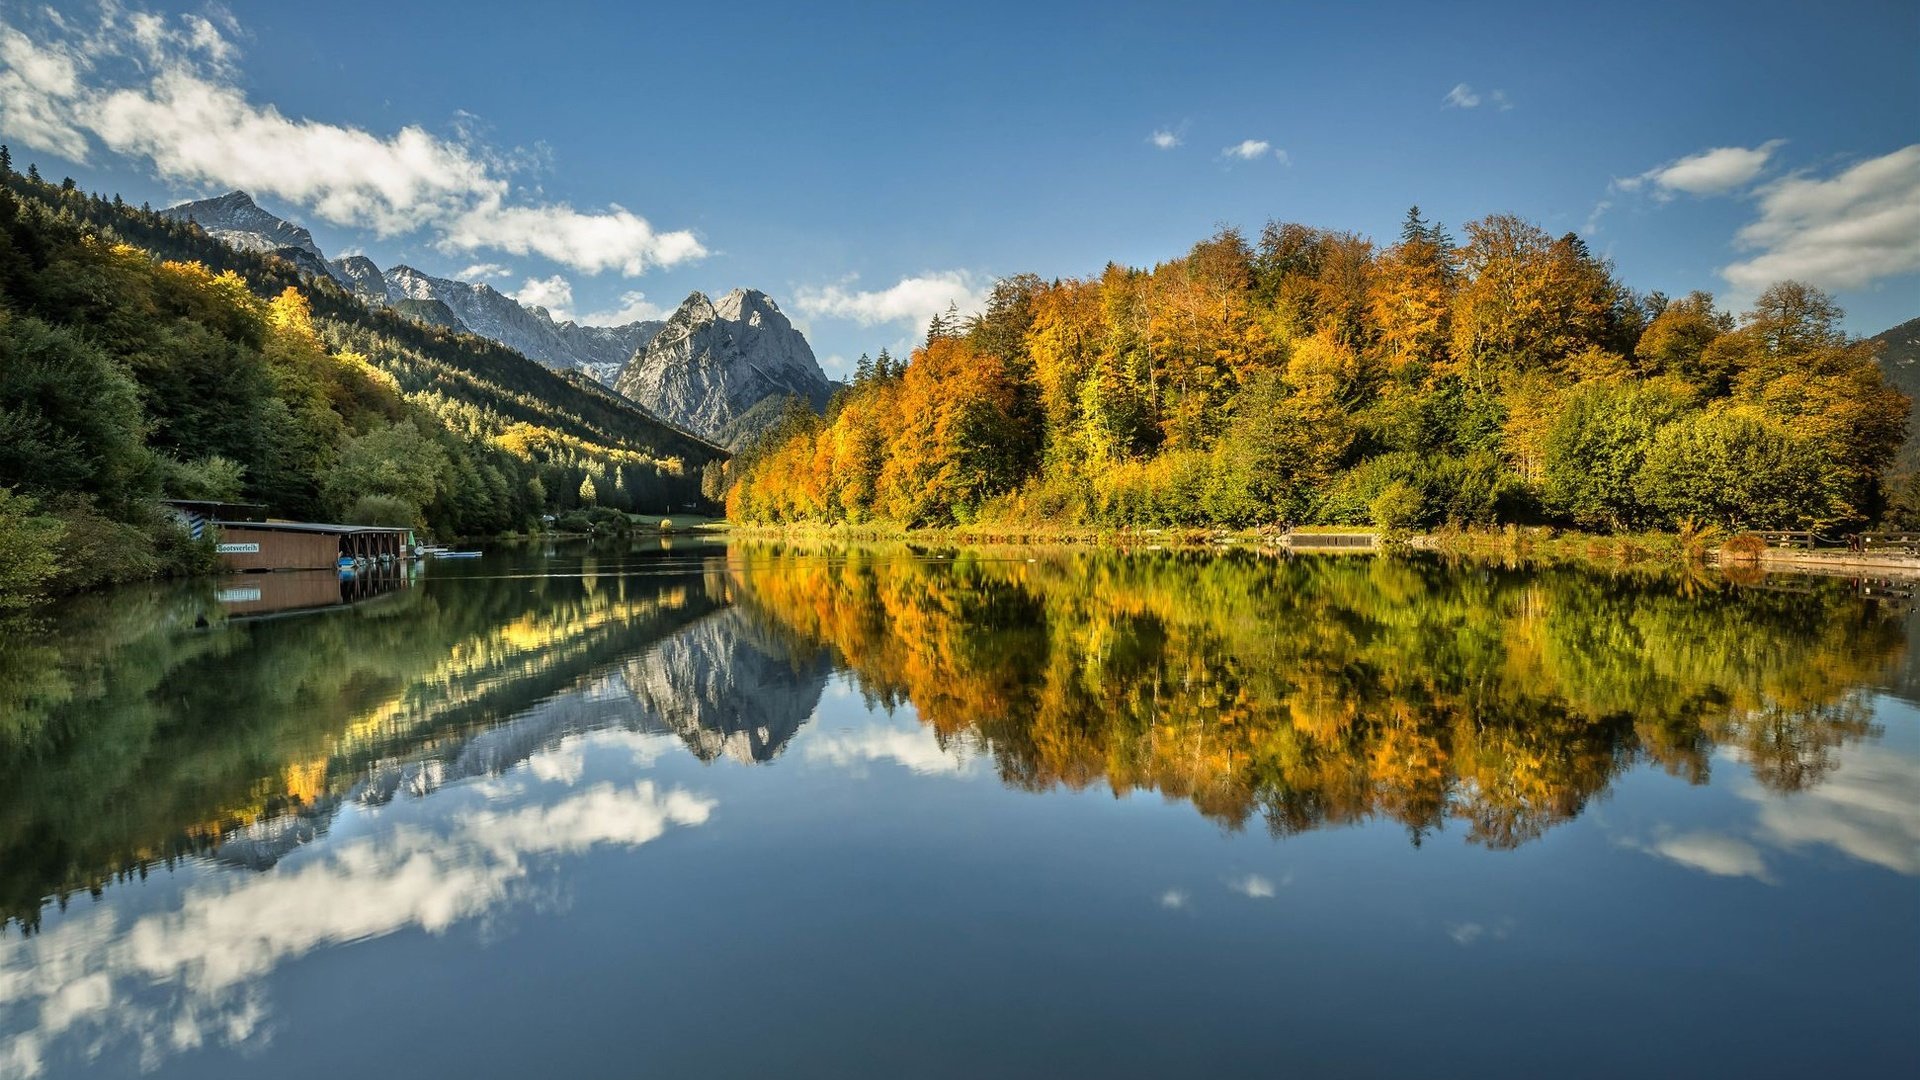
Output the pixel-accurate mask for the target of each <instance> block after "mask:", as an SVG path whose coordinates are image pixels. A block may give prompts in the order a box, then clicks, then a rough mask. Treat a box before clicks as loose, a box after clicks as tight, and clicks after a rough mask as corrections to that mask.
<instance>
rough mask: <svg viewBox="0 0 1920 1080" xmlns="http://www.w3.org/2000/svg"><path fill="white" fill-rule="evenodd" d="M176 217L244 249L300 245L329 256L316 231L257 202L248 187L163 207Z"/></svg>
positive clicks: (271, 249)
mask: <svg viewBox="0 0 1920 1080" xmlns="http://www.w3.org/2000/svg"><path fill="white" fill-rule="evenodd" d="M160 213H161V214H163V215H164V216H166V217H170V218H173V219H174V220H175V221H193V222H195V223H197V224H198V225H199V226H200V228H201V229H203V230H204V231H205V232H206V234H207V235H208V236H211V237H213V238H214V239H215V240H219V241H221V242H222V243H224V244H227V245H229V246H231V247H236V248H239V249H240V250H242V251H258V252H263V253H265V252H277V251H279V250H280V249H281V248H298V249H299V250H301V251H303V252H306V253H307V254H309V255H311V256H313V257H314V259H315V260H317V261H318V262H320V263H321V264H322V265H323V266H324V265H325V263H326V256H324V255H322V254H320V249H319V248H317V247H315V246H314V243H313V234H312V233H310V232H308V231H307V230H305V229H303V228H301V227H300V226H298V225H295V224H294V223H292V222H290V221H287V220H285V219H283V218H279V217H275V216H274V215H272V214H269V213H268V212H266V211H265V210H262V209H260V207H258V206H257V205H255V204H254V201H253V197H252V196H250V195H248V194H247V193H246V192H244V191H229V192H227V193H226V194H225V195H222V196H220V197H219V198H216V199H201V200H200V201H198V202H190V203H181V204H180V205H179V206H175V207H170V208H168V209H166V210H162V211H160Z"/></svg>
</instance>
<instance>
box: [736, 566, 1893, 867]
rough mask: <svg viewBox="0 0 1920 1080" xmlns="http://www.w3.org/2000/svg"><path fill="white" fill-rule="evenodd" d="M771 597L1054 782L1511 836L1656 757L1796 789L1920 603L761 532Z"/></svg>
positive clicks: (1687, 770)
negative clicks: (827, 544)
mask: <svg viewBox="0 0 1920 1080" xmlns="http://www.w3.org/2000/svg"><path fill="white" fill-rule="evenodd" d="M732 570H733V574H734V577H735V580H736V583H737V586H738V588H737V594H738V596H739V597H740V598H741V600H742V601H743V602H746V603H749V604H751V605H753V606H755V607H756V608H759V609H761V610H763V611H765V612H767V613H770V614H771V615H773V616H774V617H776V618H777V619H779V620H780V621H781V622H783V623H784V624H786V625H787V626H788V627H790V628H791V629H792V630H793V631H794V632H795V633H796V634H797V635H799V636H801V637H804V638H809V639H812V640H815V641H819V642H823V643H825V644H828V645H831V646H832V647H833V648H834V649H835V650H836V651H837V652H838V653H839V654H840V656H841V657H842V658H843V660H844V662H845V663H846V664H847V665H848V666H849V667H850V668H851V669H852V670H853V671H854V672H855V673H856V675H857V676H858V678H859V681H860V683H861V686H862V688H863V689H864V691H865V692H867V693H868V694H870V695H874V696H877V697H879V698H881V699H884V700H889V701H891V700H895V699H898V698H906V699H910V700H912V702H913V703H914V704H915V706H916V707H917V709H918V711H919V715H920V717H921V719H922V721H923V722H925V723H926V724H928V725H930V726H931V727H932V728H933V730H934V731H935V732H936V733H937V735H938V736H939V737H940V739H941V740H942V741H943V742H952V741H956V740H957V741H963V742H968V743H971V744H974V745H975V746H976V747H977V748H978V749H980V750H983V751H985V752H987V753H990V754H991V755H992V757H993V760H994V761H995V762H996V763H997V766H998V768H999V770H1000V773H1001V775H1002V777H1003V778H1004V779H1005V780H1006V782H1008V783H1009V784H1014V785H1017V786H1020V787H1023V788H1028V789H1034V790H1039V789H1045V788H1049V787H1052V786H1054V785H1066V786H1068V787H1073V788H1083V787H1088V786H1091V785H1093V784H1095V783H1098V782H1105V783H1106V784H1107V785H1108V786H1110V787H1111V788H1112V789H1113V790H1114V792H1116V793H1120V792H1126V791H1132V790H1136V789H1143V790H1153V791H1158V792H1160V793H1162V794H1163V795H1165V796H1167V797H1168V798H1178V799H1183V800H1187V801H1190V802H1192V803H1193V804H1194V806H1195V807H1197V808H1198V809H1199V810H1200V811H1201V812H1202V813H1205V814H1207V815H1208V816H1209V817H1212V818H1214V819H1216V820H1219V821H1221V822H1223V823H1225V824H1227V825H1229V826H1232V827H1239V826H1241V825H1243V824H1244V823H1245V822H1246V821H1247V820H1249V819H1250V818H1252V817H1254V816H1255V815H1258V816H1260V817H1262V818H1264V819H1265V821H1266V823H1267V825H1268V827H1269V828H1270V829H1271V830H1272V831H1274V832H1275V833H1278V834H1284V833H1292V832H1297V831H1302V830H1305V829H1310V828H1315V827H1318V826H1320V825H1324V824H1329V823H1334V824H1337V823H1348V822H1356V821H1360V820H1364V819H1367V818H1370V817H1373V816H1375V815H1384V816H1387V817H1391V818H1393V819H1394V820H1397V821H1400V822H1402V823H1403V824H1405V825H1406V826H1407V828H1408V829H1409V830H1410V831H1411V832H1412V833H1413V835H1414V837H1415V839H1416V840H1418V839H1419V838H1420V837H1422V836H1423V835H1425V834H1426V833H1428V832H1430V831H1433V830H1435V829H1439V828H1441V827H1442V826H1443V825H1444V824H1445V823H1446V822H1448V821H1449V820H1450V819H1451V820H1455V821H1459V822H1462V823H1464V825H1465V827H1466V829H1467V832H1468V836H1469V838H1470V839H1472V840H1473V841H1475V842H1477V843H1483V844H1487V845H1489V846H1492V847H1512V846H1515V845H1518V844H1520V843H1522V842H1524V841H1526V840H1529V839H1532V838H1534V837H1536V836H1539V835H1540V834H1541V833H1542V832H1543V831H1544V830H1546V829H1547V828H1549V827H1550V826H1552V825H1554V824H1557V823H1559V822H1562V821H1567V820H1570V819H1571V818H1572V817H1574V816H1575V815H1577V814H1578V813H1579V812H1580V811H1581V809H1582V808H1583V807H1584V806H1586V805H1587V803H1588V802H1589V801H1591V800H1592V799H1594V798H1595V797H1596V796H1600V795H1603V794H1604V793H1605V792H1606V790H1607V787H1608V785H1609V784H1610V783H1611V781H1612V779H1613V777H1614V776H1616V775H1618V774H1619V773H1620V772H1621V771H1622V770H1624V769H1626V768H1628V767H1630V766H1632V765H1635V764H1637V763H1641V762H1649V763H1654V764H1657V765H1659V766H1660V767H1662V768H1664V769H1665V770H1667V771H1668V772H1670V773H1672V774H1674V775H1676V776H1680V777H1682V778H1685V779H1686V780H1688V781H1690V782H1695V783H1699V782H1704V781H1705V780H1706V779H1707V776H1708V773H1709V770H1710V758H1711V754H1712V752H1713V751H1714V750H1715V749H1716V748H1724V749H1730V750H1733V751H1735V752H1736V754H1737V756H1738V757H1739V758H1740V759H1741V760H1743V761H1744V762H1745V763H1746V764H1747V766H1748V767H1749V768H1751V769H1752V771H1753V774H1754V776H1755V777H1756V778H1757V779H1759V780H1760V781H1761V782H1762V783H1765V784H1767V785H1768V786H1770V787H1773V788H1776V789H1793V788H1797V787H1800V786H1803V785H1805V784H1809V783H1813V782H1816V781H1817V780H1818V779H1819V778H1820V776H1821V775H1822V774H1823V773H1824V772H1825V771H1826V770H1828V769H1829V768H1831V757H1830V755H1831V751H1832V749H1833V748H1834V747H1835V746H1838V745H1839V744H1840V743H1842V742H1844V741H1846V740H1849V739H1856V738H1860V737H1862V736H1864V735H1866V734H1868V732H1869V710H1868V707H1867V704H1866V701H1865V699H1864V693H1863V691H1861V690H1860V689H1859V688H1860V687H1861V686H1862V684H1863V683H1865V682H1866V681H1868V680H1869V679H1870V678H1871V677H1872V676H1874V675H1875V674H1877V673H1878V672H1879V671H1880V670H1882V669H1883V668H1884V667H1885V665H1886V664H1888V663H1889V662H1890V661H1891V660H1893V659H1894V658H1895V657H1896V656H1897V655H1898V653H1899V652H1900V650H1901V649H1902V647H1903V640H1904V639H1903V636H1902V630H1901V626H1900V623H1899V622H1898V620H1897V619H1895V618H1893V617H1892V616H1891V613H1888V612H1883V611H1882V610H1881V609H1880V608H1878V607H1877V606H1876V605H1875V604H1874V603H1873V602H1869V601H1863V600H1859V599H1857V598H1855V597H1853V596H1852V595H1850V594H1849V593H1848V592H1847V591H1846V590H1845V587H1844V586H1843V585H1842V584H1840V583H1836V582H1823V581H1816V582H1811V583H1808V584H1807V585H1806V587H1805V589H1803V590H1800V591H1793V592H1787V591H1769V590H1765V589H1758V588H1735V587H1731V586H1726V585H1723V584H1718V583H1714V582H1707V583H1704V584H1703V583H1702V582H1700V581H1698V580H1692V581H1676V580H1667V579H1661V578H1657V577H1649V576H1633V575H1624V576H1623V575H1604V574H1597V573H1592V572H1586V571H1579V570H1573V569H1543V570H1537V571H1532V572H1518V571H1512V570H1504V569H1497V568H1493V567H1489V566H1485V565H1466V566H1449V565H1446V564H1443V563H1440V562H1437V561H1424V560H1394V559H1377V560H1376V559H1334V560H1316V559H1295V560H1278V561H1276V560H1272V559H1266V558H1257V557H1251V556H1249V557H1198V556H1186V555H1180V554H1174V553H1161V554H1148V555H1119V554H1110V553H1109V554H1094V553H1072V554H1064V553H1052V554H1045V555H1035V554H1033V553H1029V552H1021V553H1019V554H1018V555H1010V554H1006V553H999V554H995V553H989V552H964V551H963V552H960V553H957V554H951V553H943V554H941V555H940V557H937V558H902V557H895V556H890V555H888V554H884V553H873V552H862V551H858V550H856V551H851V552H846V553H835V555H834V557H832V558H829V559H822V558H817V557H802V556H800V555H797V554H795V553H793V552H792V551H790V550H787V549H782V548H766V549H743V550H736V552H735V555H734V558H733V565H732Z"/></svg>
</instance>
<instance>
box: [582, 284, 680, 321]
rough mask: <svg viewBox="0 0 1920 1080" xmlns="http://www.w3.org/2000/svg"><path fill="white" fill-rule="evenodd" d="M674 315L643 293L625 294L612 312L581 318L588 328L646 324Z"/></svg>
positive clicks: (594, 312)
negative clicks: (637, 323)
mask: <svg viewBox="0 0 1920 1080" xmlns="http://www.w3.org/2000/svg"><path fill="white" fill-rule="evenodd" d="M670 314H672V310H671V309H669V308H663V307H661V306H660V305H659V304H656V303H654V302H653V301H651V300H648V299H647V294H646V293H643V292H623V293H621V294H620V303H619V306H618V307H615V308H613V309H612V310H610V311H590V312H588V313H586V314H585V315H582V316H580V322H581V323H582V324H584V325H586V326H624V325H626V324H627V323H632V322H645V321H647V320H649V319H651V320H656V321H657V320H660V319H664V318H666V317H667V316H668V315H670Z"/></svg>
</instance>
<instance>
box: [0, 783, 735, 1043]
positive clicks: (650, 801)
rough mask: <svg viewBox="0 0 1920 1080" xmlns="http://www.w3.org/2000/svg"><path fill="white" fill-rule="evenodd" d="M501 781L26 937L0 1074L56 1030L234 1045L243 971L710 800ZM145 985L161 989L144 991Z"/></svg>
mask: <svg viewBox="0 0 1920 1080" xmlns="http://www.w3.org/2000/svg"><path fill="white" fill-rule="evenodd" d="M495 794H496V795H500V794H503V793H500V792H496V793H495ZM513 794H514V795H516V796H518V797H519V798H520V799H521V800H523V801H521V802H520V803H519V804H518V805H515V806H514V807H513V808H512V809H511V810H506V811H495V810H489V809H484V808H475V809H471V810H467V811H465V812H463V813H459V814H456V815H453V816H451V817H450V818H446V819H442V820H440V821H438V822H436V823H434V824H433V825H432V826H431V827H421V826H415V825H407V824H399V823H395V822H392V821H387V820H383V819H376V825H377V827H376V828H375V829H373V830H372V831H371V832H368V833H366V834H362V835H357V836H355V837H353V838H352V839H350V840H347V841H345V842H343V843H339V844H334V845H331V846H329V847H327V848H326V849H324V850H323V851H321V852H319V853H318V854H317V856H316V857H314V858H311V859H304V860H300V861H297V862H295V863H292V864H290V865H288V866H287V867H285V868H282V869H281V870H280V871H279V872H276V873H273V874H260V875H247V876H238V877H235V876H228V877H216V878H211V879H207V880H205V881H202V882H200V883H198V884H196V885H195V886H193V887H191V888H189V889H188V890H187V891H186V892H185V894H184V896H183V897H182V898H181V899H180V901H179V905H178V907H177V908H174V909H171V910H167V911H163V912H159V913H155V914H150V915H145V916H141V917H139V918H137V919H136V920H134V921H132V922H131V923H130V924H127V925H121V924H119V922H118V921H117V919H116V914H115V909H114V908H112V907H106V906H103V907H99V908H96V909H94V910H92V911H89V912H87V913H85V915H83V916H82V917H81V918H80V919H78V920H77V921H74V922H69V923H66V924H63V925H62V926H61V927H60V931H59V932H58V933H53V934H44V935H37V936H34V937H32V938H29V939H28V940H27V941H26V942H24V943H22V944H21V945H20V947H19V948H16V949H14V950H13V951H12V952H10V953H8V954H6V955H5V956H3V957H0V1002H4V1008H0V1017H4V1018H6V1019H8V1020H13V1019H14V1016H9V1015H8V1013H15V1014H19V1015H23V1016H32V1017H34V1019H35V1020H37V1023H33V1024H31V1025H21V1026H22V1028H23V1030H22V1031H21V1032H20V1034H18V1035H16V1036H14V1037H12V1038H10V1039H5V1040H4V1041H0V1074H3V1075H8V1076H33V1075H36V1074H37V1073H38V1072H39V1071H40V1068H41V1066H42V1064H43V1057H44V1054H45V1052H46V1048H47V1047H46V1044H47V1043H49V1042H50V1041H52V1040H53V1039H56V1038H60V1037H62V1036H68V1035H71V1036H72V1037H74V1038H76V1039H78V1040H79V1041H80V1044H81V1046H83V1047H84V1049H82V1050H81V1051H80V1056H82V1057H85V1058H91V1057H94V1056H96V1055H98V1054H100V1053H102V1052H105V1051H109V1050H118V1049H120V1047H121V1045H124V1044H130V1045H132V1046H133V1047H136V1048H137V1055H138V1059H139V1061H140V1063H141V1065H142V1067H152V1065H154V1064H155V1063H157V1061H158V1060H159V1059H160V1058H161V1057H163V1056H165V1055H168V1054H172V1053H178V1052H180V1051H185V1050H191V1049H194V1048H196V1047H200V1046H202V1045H206V1044H222V1043H231V1044H239V1043H244V1042H247V1041H249V1040H252V1039H254V1038H256V1037H257V1036H258V1035H260V1034H261V1033H262V1027H263V1025H264V1024H265V1023H266V1022H267V1020H268V1014H269V1008H268V1003H267V1002H266V1001H264V1000H263V999H262V998H261V997H260V996H259V994H258V993H257V992H256V991H255V990H254V988H253V982H254V980H257V979H259V978H260V977H262V976H264V975H266V974H268V973H269V972H271V971H272V970H273V969H274V968H275V967H276V966H278V965H280V964H282V963H285V962H287V961H289V960H292V959H295V958H298V957H300V956H302V955H305V954H307V953H309V952H312V951H314V950H315V949H319V948H323V947H326V946H330V945H340V944H344V943H347V942H352V941H360V940H365V939H367V938H372V937H379V936H382V935H386V934H391V933H394V932H396V931H399V930H403V929H408V928H413V929H418V930H422V931H426V932H429V933H441V932H444V931H445V930H447V929H448V928H449V927H451V926H452V925H453V924H455V923H457V922H459V921H461V920H465V919H471V918H474V917H476V916H479V915H481V914H484V913H486V912H487V911H489V910H490V909H492V908H495V907H497V906H498V905H500V904H502V903H504V902H507V901H509V900H511V899H512V898H513V897H514V895H515V891H516V889H517V888H518V887H519V886H521V885H522V884H523V883H524V882H525V880H526V878H527V877H528V874H529V872H530V865H531V864H532V863H533V862H535V861H537V860H539V859H541V858H544V857H550V856H554V855H561V854H568V853H578V852H581V851H585V850H587V849H588V848H591V847H594V846H596V845H612V846H623V847H636V846H638V845H641V844H644V843H647V842H648V841H650V840H653V839H655V838H657V837H659V836H660V835H662V834H663V833H665V832H666V831H667V830H668V828H669V827H674V826H678V827H688V826H695V825H699V824H701V823H703V822H705V821H706V820H707V817H708V815H709V814H710V813H711V812H712V810H713V805H714V804H713V802H712V800H710V799H705V798H702V797H700V796H697V795H694V794H691V793H689V792H687V791H684V790H680V789H664V790H663V789H659V788H657V787H656V786H655V785H654V784H653V783H652V782H650V781H641V782H639V783H637V784H632V785H627V786H620V787H617V786H614V785H611V784H599V785H595V786H592V787H588V788H585V789H582V790H563V791H561V792H560V793H559V794H557V795H550V794H548V793H545V792H540V793H535V794H532V795H529V794H527V793H526V792H514V793H513ZM155 986H157V987H160V988H162V989H163V992H162V993H160V994H153V993H151V992H147V991H149V990H150V988H152V987H155ZM9 1026H12V1025H9Z"/></svg>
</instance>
